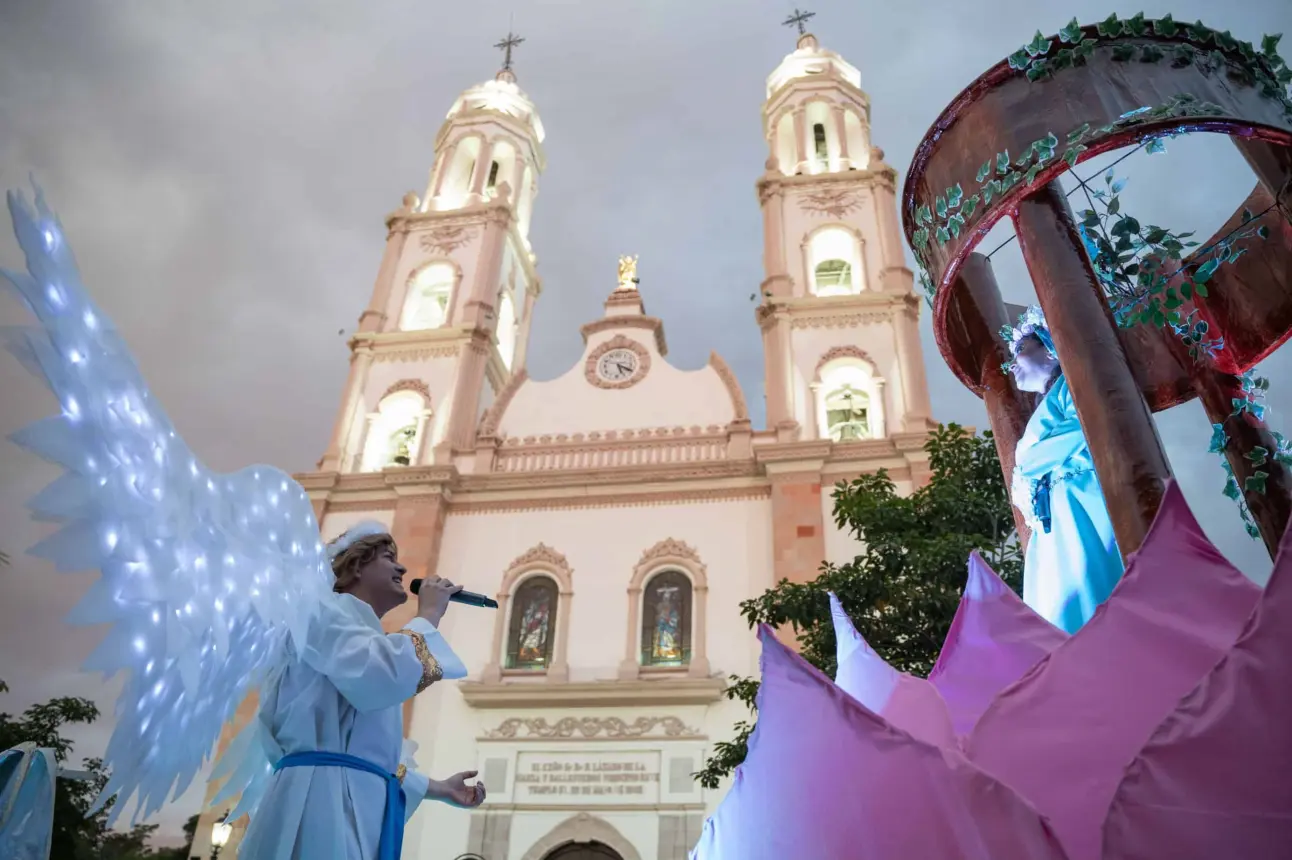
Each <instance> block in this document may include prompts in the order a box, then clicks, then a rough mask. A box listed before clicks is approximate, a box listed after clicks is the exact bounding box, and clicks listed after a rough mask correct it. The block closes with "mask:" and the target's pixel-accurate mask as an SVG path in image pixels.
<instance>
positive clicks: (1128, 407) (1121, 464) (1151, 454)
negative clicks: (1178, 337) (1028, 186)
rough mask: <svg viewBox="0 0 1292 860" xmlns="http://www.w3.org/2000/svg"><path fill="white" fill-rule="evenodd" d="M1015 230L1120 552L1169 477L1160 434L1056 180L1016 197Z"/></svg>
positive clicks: (1137, 536) (1138, 534) (1145, 522)
mask: <svg viewBox="0 0 1292 860" xmlns="http://www.w3.org/2000/svg"><path fill="white" fill-rule="evenodd" d="M1014 230H1015V232H1016V234H1017V235H1018V242H1019V246H1020V247H1021V249H1022V252H1023V258H1024V260H1026V262H1027V268H1028V271H1029V272H1030V273H1031V276H1032V283H1033V284H1034V285H1035V287H1036V295H1037V298H1038V299H1039V300H1040V303H1041V309H1042V310H1043V311H1044V312H1045V319H1046V325H1047V326H1048V327H1049V329H1050V334H1051V336H1052V337H1053V338H1054V347H1055V350H1056V351H1057V352H1058V354H1059V361H1060V363H1061V364H1062V366H1063V374H1064V376H1065V377H1066V379H1067V382H1068V387H1069V389H1070V390H1071V391H1072V400H1073V403H1074V404H1075V405H1076V408H1077V417H1078V418H1079V419H1080V420H1081V427H1082V429H1083V430H1084V431H1085V434H1086V440H1087V442H1088V443H1089V445H1090V454H1091V457H1092V459H1093V460H1094V464H1095V471H1096V472H1097V473H1098V475H1099V482H1100V484H1101V486H1102V487H1103V492H1104V501H1105V502H1106V503H1107V505H1108V514H1109V516H1110V517H1111V519H1112V523H1113V531H1114V533H1115V534H1116V535H1117V544H1118V547H1119V549H1120V550H1121V553H1122V557H1123V558H1126V557H1127V556H1129V555H1130V554H1131V553H1133V552H1135V550H1137V549H1139V547H1140V545H1141V544H1142V543H1143V542H1144V537H1145V535H1147V534H1148V529H1149V526H1150V525H1151V524H1152V522H1153V517H1154V516H1155V515H1156V513H1157V509H1158V507H1159V506H1160V505H1161V503H1162V493H1163V490H1164V488H1165V484H1166V481H1167V480H1168V479H1169V478H1170V477H1171V469H1170V466H1169V465H1168V464H1167V459H1166V454H1165V453H1164V452H1163V450H1162V441H1161V440H1160V439H1159V438H1158V435H1157V428H1156V426H1155V425H1154V424H1153V416H1152V414H1151V413H1150V411H1149V407H1148V403H1147V402H1145V400H1144V396H1143V394H1142V393H1141V392H1140V389H1139V386H1138V385H1137V384H1136V382H1135V377H1134V375H1133V374H1132V373H1131V369H1130V365H1129V364H1128V362H1127V359H1126V353H1125V352H1124V351H1123V349H1122V345H1121V341H1120V340H1119V339H1118V337H1117V330H1116V324H1115V323H1114V321H1113V318H1112V313H1111V311H1110V310H1109V308H1108V303H1107V301H1106V300H1105V297H1104V294H1103V290H1102V289H1101V288H1100V286H1099V283H1098V281H1097V280H1096V279H1095V274H1094V272H1093V271H1092V269H1091V267H1090V260H1089V258H1088V257H1087V256H1086V252H1085V250H1084V247H1083V245H1082V242H1081V237H1080V235H1079V234H1078V232H1077V228H1076V224H1075V223H1074V221H1073V217H1072V210H1071V209H1070V208H1069V207H1068V201H1067V198H1066V196H1065V195H1064V193H1063V188H1062V186H1060V185H1059V183H1058V181H1057V180H1056V181H1053V182H1051V183H1049V184H1048V185H1046V186H1045V188H1043V189H1041V190H1039V191H1037V192H1035V193H1034V194H1032V195H1030V196H1028V197H1026V198H1024V199H1023V200H1022V201H1020V202H1019V204H1018V209H1017V210H1016V211H1015V212H1014Z"/></svg>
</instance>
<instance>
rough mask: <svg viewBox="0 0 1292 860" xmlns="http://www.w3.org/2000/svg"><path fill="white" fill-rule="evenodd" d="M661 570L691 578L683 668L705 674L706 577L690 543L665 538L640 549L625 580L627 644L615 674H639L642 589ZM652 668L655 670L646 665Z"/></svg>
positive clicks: (630, 677)
mask: <svg viewBox="0 0 1292 860" xmlns="http://www.w3.org/2000/svg"><path fill="white" fill-rule="evenodd" d="M665 570H677V571H681V572H682V573H684V574H685V575H686V576H687V578H688V579H690V580H691V662H690V663H688V664H687V666H686V667H685V669H684V670H683V669H679V671H685V672H686V674H687V675H689V676H690V677H692V678H707V677H709V657H708V649H707V647H706V640H707V639H708V602H709V577H708V573H707V569H706V568H705V566H704V562H702V561H700V555H699V553H697V552H696V551H695V550H694V549H693V548H692V547H691V546H690V544H688V543H686V542H685V541H680V540H677V539H675V538H665V539H664V540H662V541H660V542H659V543H657V544H655V545H654V546H652V547H650V548H649V549H647V550H646V551H645V552H643V553H642V557H641V559H640V560H638V562H637V566H636V567H634V568H633V576H632V579H631V580H630V581H629V583H628V644H627V650H626V653H625V654H624V659H623V662H622V663H620V664H619V677H620V679H621V680H625V681H630V680H635V679H638V678H640V677H641V676H642V670H643V667H642V665H641V624H642V606H641V603H642V592H643V590H644V589H645V587H646V583H647V582H648V581H649V580H650V578H651V577H653V576H655V574H657V573H662V572H664V571H665ZM648 671H651V672H654V671H657V670H654V669H650V670H648Z"/></svg>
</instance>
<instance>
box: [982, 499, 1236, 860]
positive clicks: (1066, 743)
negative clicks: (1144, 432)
mask: <svg viewBox="0 0 1292 860" xmlns="http://www.w3.org/2000/svg"><path fill="white" fill-rule="evenodd" d="M1259 594H1260V589H1258V588H1257V587H1256V586H1255V585H1254V584H1252V582H1251V581H1250V580H1248V579H1247V578H1246V577H1244V576H1243V575H1242V574H1241V573H1240V572H1239V571H1238V570H1237V569H1236V568H1235V567H1234V566H1233V565H1231V564H1229V562H1228V561H1226V560H1225V558H1224V557H1223V556H1222V555H1221V554H1220V553H1219V552H1218V551H1217V550H1216V548H1215V547H1214V546H1212V544H1211V542H1210V541H1208V540H1207V538H1206V536H1205V535H1203V533H1202V530H1201V528H1199V526H1198V523H1197V521H1196V520H1195V519H1194V518H1193V515H1192V514H1191V513H1190V512H1189V508H1188V505H1186V504H1185V501H1184V496H1183V494H1182V493H1181V492H1180V489H1179V488H1178V487H1177V486H1176V485H1175V484H1174V483H1171V484H1168V486H1167V488H1166V493H1165V496H1164V498H1163V500H1162V507H1161V509H1160V510H1159V511H1158V515H1157V518H1156V519H1155V520H1154V521H1153V525H1152V527H1151V528H1150V530H1149V534H1148V536H1147V538H1146V539H1145V541H1144V545H1143V547H1141V549H1140V550H1139V552H1138V553H1136V554H1135V555H1134V556H1133V557H1132V559H1131V561H1130V564H1129V566H1128V567H1127V570H1126V575H1125V576H1124V577H1123V579H1122V581H1121V582H1120V583H1118V585H1117V588H1116V589H1115V590H1114V591H1113V593H1112V596H1111V597H1110V598H1109V599H1108V601H1107V602H1106V603H1105V604H1104V605H1103V606H1101V607H1100V608H1099V609H1098V610H1097V611H1096V613H1095V616H1094V617H1093V618H1092V619H1091V620H1090V621H1089V623H1087V624H1086V626H1085V627H1083V628H1082V629H1081V630H1080V631H1078V632H1077V634H1076V635H1074V636H1072V637H1071V638H1070V639H1068V641H1066V642H1064V643H1063V644H1062V645H1061V646H1060V647H1058V648H1056V649H1055V650H1054V651H1053V652H1052V653H1051V654H1050V655H1049V656H1048V657H1047V658H1046V659H1045V660H1043V661H1042V662H1041V663H1039V664H1038V665H1037V666H1036V667H1035V668H1034V669H1033V670H1032V671H1031V672H1029V673H1028V674H1027V676H1026V677H1025V678H1024V679H1023V680H1021V681H1020V682H1019V683H1017V684H1015V685H1014V686H1012V687H1010V688H1009V689H1008V690H1005V691H1004V692H1003V693H1002V694H1001V695H1000V696H998V697H997V699H996V701H995V702H994V703H993V704H992V706H991V707H990V708H989V709H988V710H987V711H986V712H985V713H984V714H983V715H982V717H981V718H980V719H979V721H978V724H977V726H975V727H974V730H973V732H972V733H971V734H970V735H969V737H968V738H966V739H965V750H966V752H967V754H968V756H969V757H970V759H972V760H973V761H974V762H975V763H977V764H978V765H979V766H981V767H983V768H984V769H985V770H987V771H989V772H990V773H992V774H995V775H996V776H997V777H999V778H1000V779H1002V780H1003V781H1005V782H1007V783H1008V784H1009V785H1011V786H1013V787H1014V788H1015V789H1016V790H1018V791H1019V792H1020V793H1021V794H1022V795H1023V796H1024V797H1026V798H1028V800H1030V801H1031V802H1032V803H1034V804H1036V806H1037V808H1038V809H1040V810H1041V812H1042V813H1043V814H1045V815H1047V816H1048V817H1049V818H1050V819H1051V820H1052V821H1053V822H1054V826H1055V829H1056V830H1057V832H1058V834H1059V838H1060V839H1062V840H1063V844H1064V847H1065V848H1066V849H1067V851H1068V853H1069V854H1070V855H1071V856H1072V858H1073V860H1097V858H1099V856H1100V845H1101V838H1102V837H1101V827H1102V825H1103V821H1104V818H1105V816H1106V814H1107V812H1108V807H1109V803H1110V802H1111V801H1112V798H1113V795H1114V793H1115V792H1116V790H1117V786H1118V784H1119V783H1120V782H1121V778H1122V772H1123V769H1124V768H1125V766H1126V763H1127V762H1128V761H1130V760H1132V759H1133V758H1134V757H1135V755H1136V753H1138V752H1139V750H1140V749H1141V748H1142V747H1143V745H1144V743H1145V741H1147V740H1148V738H1149V736H1150V735H1151V733H1152V732H1153V729H1154V728H1155V727H1156V726H1158V725H1159V724H1160V723H1161V722H1162V720H1163V719H1164V718H1165V717H1166V716H1167V715H1168V714H1169V713H1170V712H1171V709H1172V708H1174V707H1175V706H1176V704H1177V703H1178V702H1179V701H1180V698H1181V697H1182V696H1184V695H1185V694H1186V693H1188V692H1189V690H1191V689H1192V688H1193V687H1194V686H1196V685H1197V683H1198V681H1199V680H1200V679H1201V678H1202V676H1203V675H1204V674H1205V673H1206V672H1207V670H1208V669H1210V668H1211V667H1212V666H1213V665H1215V663H1216V661H1217V660H1219V659H1220V657H1221V655H1222V654H1224V653H1225V651H1226V650H1228V649H1229V648H1230V647H1231V646H1232V645H1233V643H1234V640H1235V639H1236V638H1237V636H1238V634H1239V631H1240V630H1241V629H1242V627H1243V624H1244V622H1245V621H1246V619H1247V617H1248V616H1249V615H1250V613H1251V611H1252V608H1253V606H1255V604H1256V601H1257V598H1258V597H1259ZM1153 856H1154V857H1170V858H1171V860H1176V858H1175V857H1174V856H1173V855H1171V854H1170V853H1165V854H1154V855H1153ZM1218 856H1219V855H1218ZM1224 856H1231V857H1237V856H1240V855H1236V854H1227V855H1224Z"/></svg>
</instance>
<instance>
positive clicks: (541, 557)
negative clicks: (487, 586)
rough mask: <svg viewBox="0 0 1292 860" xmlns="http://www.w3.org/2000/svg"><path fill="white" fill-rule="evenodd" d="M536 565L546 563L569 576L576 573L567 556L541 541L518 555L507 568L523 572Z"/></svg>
mask: <svg viewBox="0 0 1292 860" xmlns="http://www.w3.org/2000/svg"><path fill="white" fill-rule="evenodd" d="M534 565H545V566H547V567H549V568H553V569H555V570H558V571H561V572H563V573H564V574H565V575H566V576H567V577H568V576H572V575H573V574H574V570H573V568H571V567H570V562H569V561H568V560H567V559H566V558H565V556H564V555H563V554H561V553H559V552H557V551H556V550H554V549H552V548H551V547H550V546H548V545H547V544H544V543H539V544H537V545H536V546H533V547H531V548H530V549H527V550H525V552H523V553H521V554H520V555H518V556H516V557H515V558H514V559H512V562H511V564H509V565H507V570H508V571H509V572H510V571H522V572H523V571H525V570H528V569H529V568H531V567H533V566H534Z"/></svg>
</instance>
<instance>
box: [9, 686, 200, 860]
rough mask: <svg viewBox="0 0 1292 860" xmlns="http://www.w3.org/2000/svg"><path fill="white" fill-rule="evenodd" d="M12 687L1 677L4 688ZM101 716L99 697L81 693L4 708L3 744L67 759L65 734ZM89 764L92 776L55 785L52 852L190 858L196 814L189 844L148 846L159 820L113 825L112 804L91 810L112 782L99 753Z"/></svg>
mask: <svg viewBox="0 0 1292 860" xmlns="http://www.w3.org/2000/svg"><path fill="white" fill-rule="evenodd" d="M7 692H9V687H8V685H6V684H5V683H4V681H0V693H7ZM98 718H99V709H98V707H97V706H96V705H95V704H94V702H92V701H90V700H89V699H84V698H81V697H78V696H63V697H60V698H57V699H51V700H50V701H48V702H45V703H44V704H40V705H32V706H31V707H29V708H28V709H27V710H25V711H23V712H22V714H21V715H19V716H14V715H12V714H9V713H0V750H7V749H12V748H13V747H16V746H17V745H18V744H21V743H25V742H31V743H34V744H36V745H37V746H40V747H45V748H47V749H50V750H52V751H53V753H54V758H55V759H56V760H57V761H58V763H59V764H60V765H61V764H63V763H64V762H66V761H67V758H68V756H69V755H71V752H72V741H71V740H69V739H68V738H66V737H64V735H63V731H64V729H65V728H66V727H67V726H69V725H76V724H87V723H92V722H94V721H95V720H96V719H98ZM82 766H83V768H84V769H85V770H86V771H89V772H90V773H91V774H93V775H94V778H93V779H91V780H89V781H80V780H72V779H60V780H58V781H57V782H56V783H55V788H54V833H53V839H52V841H51V845H50V852H49V856H50V857H56V858H58V860H185V858H187V857H188V856H189V855H188V852H189V848H190V846H191V845H192V843H193V834H194V833H195V832H196V828H197V816H196V815H194V816H193V817H192V818H190V819H189V821H188V823H187V824H185V826H184V832H185V835H186V836H187V837H188V845H186V846H184V847H183V848H158V849H152V848H150V847H149V846H148V842H149V840H150V839H151V838H152V837H153V835H154V834H155V832H156V830H157V825H156V824H141V825H136V826H135V827H133V828H132V829H131V830H128V831H114V830H111V829H109V827H108V823H107V820H108V809H110V808H111V804H109V805H108V807H107V808H105V809H102V810H100V811H98V812H97V813H95V814H94V815H88V813H89V810H90V807H91V806H92V805H93V804H94V799H95V798H96V797H98V794H99V791H100V790H101V789H102V788H103V786H104V785H105V784H106V783H107V779H108V777H107V773H106V772H105V771H104V768H103V763H102V762H101V761H100V760H99V759H93V758H91V759H85V760H84V762H83V765H82Z"/></svg>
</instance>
